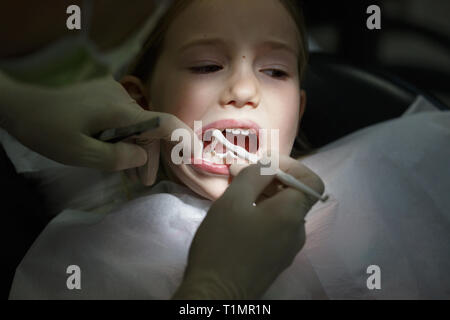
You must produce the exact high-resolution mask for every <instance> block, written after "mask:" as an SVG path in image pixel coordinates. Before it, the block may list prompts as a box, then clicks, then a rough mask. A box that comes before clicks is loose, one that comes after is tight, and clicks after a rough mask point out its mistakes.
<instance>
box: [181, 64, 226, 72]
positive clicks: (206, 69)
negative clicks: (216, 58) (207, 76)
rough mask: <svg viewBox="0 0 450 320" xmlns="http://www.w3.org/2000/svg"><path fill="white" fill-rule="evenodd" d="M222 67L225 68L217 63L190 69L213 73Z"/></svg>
mask: <svg viewBox="0 0 450 320" xmlns="http://www.w3.org/2000/svg"><path fill="white" fill-rule="evenodd" d="M222 69H223V68H222V67H221V66H218V65H215V64H211V65H207V66H199V67H191V68H189V70H191V71H192V72H193V73H212V72H217V71H219V70H222Z"/></svg>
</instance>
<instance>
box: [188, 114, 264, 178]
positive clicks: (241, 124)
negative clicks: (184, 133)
mask: <svg viewBox="0 0 450 320" xmlns="http://www.w3.org/2000/svg"><path fill="white" fill-rule="evenodd" d="M227 128H230V129H232V128H244V129H253V130H255V131H256V133H257V134H259V130H260V128H261V127H260V126H259V125H258V124H257V123H256V122H254V121H252V120H247V119H242V120H236V119H223V120H217V121H214V122H211V123H209V124H207V125H205V126H203V127H202V128H201V129H199V130H197V131H196V132H195V133H196V134H197V136H198V137H199V139H200V140H202V141H203V134H204V133H205V132H206V131H207V130H209V129H218V130H221V131H222V130H224V129H227ZM197 161H198V160H197ZM191 165H192V166H193V167H194V168H195V169H197V170H200V171H203V172H208V173H212V174H216V175H229V174H230V170H229V167H230V165H229V164H216V163H213V162H211V161H208V160H205V159H202V161H201V163H199V164H196V163H195V162H194V159H193V158H192V159H191Z"/></svg>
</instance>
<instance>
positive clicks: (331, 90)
mask: <svg viewBox="0 0 450 320" xmlns="http://www.w3.org/2000/svg"><path fill="white" fill-rule="evenodd" d="M304 89H305V90H306V91H307V95H308V102H307V109H306V111H305V115H304V118H303V120H302V128H303V131H304V133H305V134H306V136H307V137H308V139H309V142H310V143H311V144H312V146H313V147H321V146H323V145H325V144H327V143H330V142H332V141H334V140H336V139H339V138H341V137H343V136H345V135H347V134H349V133H352V132H354V131H356V130H358V129H360V128H363V127H366V126H369V125H372V124H375V123H378V122H381V121H385V120H389V119H392V118H395V117H398V116H400V115H401V114H402V113H403V112H404V111H405V110H406V109H407V108H408V107H409V106H410V105H411V103H412V102H413V101H414V99H415V98H416V97H417V96H418V95H423V96H425V97H426V98H427V99H428V100H430V101H431V102H433V103H434V104H435V106H436V107H438V108H439V109H441V110H449V108H448V107H447V106H445V105H444V104H442V103H441V102H439V101H438V100H437V99H435V98H434V97H432V96H431V95H429V94H427V93H425V92H422V91H420V90H418V89H416V88H414V87H412V86H411V85H409V84H408V83H407V82H405V81H403V80H401V79H398V78H396V77H395V76H392V75H387V74H382V73H380V72H379V71H374V70H367V69H362V68H358V67H355V66H353V65H352V64H350V63H346V62H342V61H341V60H338V59H336V58H335V57H332V56H329V55H326V54H322V53H314V54H312V55H311V60H310V65H309V69H308V71H307V75H306V80H305V82H304ZM0 170H1V173H2V179H1V182H0V183H1V185H2V190H3V192H2V193H1V200H2V205H3V210H2V212H3V219H4V221H3V226H4V227H3V234H4V235H5V237H4V240H3V242H2V243H3V248H2V249H3V250H2V252H3V253H4V256H3V259H2V260H3V264H4V266H5V270H4V273H3V275H4V277H6V281H3V283H4V287H3V288H2V294H3V296H4V297H5V298H7V297H8V294H9V290H10V286H11V284H12V280H13V277H14V272H15V269H16V268H17V266H18V265H19V263H20V261H21V260H22V258H23V257H24V255H25V254H26V252H27V250H28V249H29V247H30V246H31V245H32V243H33V242H34V240H35V239H36V237H37V236H38V235H39V234H40V232H41V231H42V230H43V228H44V227H45V226H46V224H47V223H48V222H49V219H48V218H45V217H46V215H45V212H46V209H45V200H44V197H43V196H42V195H40V193H39V190H38V188H37V187H36V186H37V184H36V183H35V181H32V180H30V179H25V178H24V177H23V176H21V175H18V174H17V173H16V172H15V169H14V166H13V165H12V163H11V161H10V160H9V159H8V157H7V155H6V153H5V152H4V150H3V148H1V150H0Z"/></svg>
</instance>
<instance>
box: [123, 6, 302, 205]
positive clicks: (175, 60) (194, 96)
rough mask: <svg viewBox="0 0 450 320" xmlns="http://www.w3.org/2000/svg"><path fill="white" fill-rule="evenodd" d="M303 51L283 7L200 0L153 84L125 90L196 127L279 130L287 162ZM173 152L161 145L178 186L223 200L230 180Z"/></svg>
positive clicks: (168, 47)
mask: <svg viewBox="0 0 450 320" xmlns="http://www.w3.org/2000/svg"><path fill="white" fill-rule="evenodd" d="M237 13H239V14H237ZM199 17H201V19H200V18H199ZM211 40H214V41H213V42H211ZM271 41H272V42H273V41H276V42H277V43H282V44H283V45H284V47H281V46H278V45H277V46H274V45H270V44H269V43H270V42H271ZM299 46H300V43H299V32H298V30H297V27H296V24H295V22H294V20H293V19H292V18H291V16H290V14H289V13H288V12H287V11H286V9H285V8H284V6H283V5H282V4H281V3H279V2H278V1H275V0H273V1H258V0H249V1H245V2H244V1H239V0H226V1H225V0H215V1H195V2H193V3H192V4H190V5H189V6H188V7H187V8H186V9H185V10H184V11H182V13H181V14H180V15H178V16H177V17H176V18H175V20H174V21H173V22H172V24H171V25H170V27H169V29H168V31H167V34H166V37H165V42H164V47H163V50H162V53H161V55H160V57H159V59H158V61H157V63H156V67H155V71H154V74H153V76H152V79H150V80H149V81H147V82H146V83H145V84H142V83H141V82H140V80H138V79H133V78H132V77H127V78H126V79H125V80H124V83H127V84H130V83H134V88H135V90H134V91H135V92H133V94H132V96H133V97H134V98H135V99H136V100H137V99H142V97H141V96H140V95H143V96H144V97H145V99H146V100H147V101H148V104H149V109H150V110H152V111H158V112H166V113H170V114H173V115H175V116H176V117H177V118H179V119H180V120H182V121H183V122H184V123H186V124H187V125H188V126H190V127H191V128H193V126H194V121H198V120H201V121H202V125H203V126H204V125H207V124H209V123H211V122H213V121H217V120H220V119H249V120H252V121H254V122H256V123H257V124H258V125H259V126H260V127H261V128H265V129H279V130H280V131H279V148H280V154H281V155H289V154H290V152H291V149H292V145H293V142H294V139H295V136H296V133H297V129H298V124H299V120H300V118H301V116H302V115H303V112H304V107H305V101H306V97H305V94H304V92H303V91H300V83H299V74H298V59H297V56H298V53H299V52H298V50H299ZM128 87H130V85H128ZM136 88H137V89H136ZM129 91H130V90H129ZM131 91H132V90H131ZM172 147H173V144H169V143H166V142H162V143H161V153H162V157H163V163H165V164H167V166H168V168H167V169H169V170H168V171H169V172H170V173H171V176H172V178H173V179H174V180H178V181H181V182H182V183H184V184H185V185H187V186H188V187H189V188H191V189H192V190H194V191H195V192H197V193H198V194H200V195H202V196H204V197H206V198H209V199H212V200H215V199H217V198H218V197H220V196H221V195H222V194H223V192H224V191H225V189H226V188H227V187H228V185H229V179H228V176H217V175H216V176H213V175H210V174H206V173H202V172H198V171H195V170H194V169H193V168H192V167H191V166H189V165H174V164H173V163H172V162H171V161H170V151H171V148H172ZM268 148H270V147H268Z"/></svg>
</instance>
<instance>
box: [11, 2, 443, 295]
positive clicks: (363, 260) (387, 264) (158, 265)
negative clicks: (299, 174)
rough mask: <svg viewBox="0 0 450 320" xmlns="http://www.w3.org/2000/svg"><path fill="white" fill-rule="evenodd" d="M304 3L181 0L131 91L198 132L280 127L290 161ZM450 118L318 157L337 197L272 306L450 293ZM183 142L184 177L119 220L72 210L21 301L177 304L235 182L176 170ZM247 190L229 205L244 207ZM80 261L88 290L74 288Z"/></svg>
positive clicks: (312, 163)
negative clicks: (197, 239) (196, 249)
mask: <svg viewBox="0 0 450 320" xmlns="http://www.w3.org/2000/svg"><path fill="white" fill-rule="evenodd" d="M292 8H293V7H292V6H291V2H290V1H287V0H286V1H284V0H279V1H278V0H264V1H261V0H247V1H240V0H211V1H207V0H193V1H182V0H180V1H176V3H175V4H174V7H172V8H171V10H170V11H169V12H168V14H167V15H166V16H165V17H164V18H163V19H162V20H161V22H160V25H159V26H158V28H157V29H156V31H155V32H154V33H153V34H152V35H151V37H150V38H149V40H148V43H147V45H146V47H145V48H144V50H143V52H142V54H141V56H140V57H139V58H138V59H137V61H136V63H135V64H134V65H133V67H132V70H133V71H132V73H133V74H132V75H130V76H127V77H125V78H124V79H123V84H124V86H125V87H126V88H127V90H128V92H129V93H130V95H131V96H132V97H133V98H134V99H135V100H136V101H137V102H139V103H140V104H141V105H142V106H143V107H145V108H148V109H150V110H154V111H160V112H166V113H171V114H174V115H176V116H177V117H178V118H179V119H181V120H182V121H184V122H185V123H186V124H187V125H189V126H190V127H192V128H193V127H194V126H193V123H194V121H196V120H202V122H203V130H204V129H205V128H208V126H212V127H214V128H217V129H221V130H222V129H232V128H234V129H235V130H236V128H242V129H246V128H256V129H259V128H265V129H279V149H280V153H281V154H282V155H284V156H286V155H289V154H290V153H291V149H292V145H293V143H294V139H295V136H296V133H297V130H298V125H299V122H300V120H301V116H302V114H303V112H304V108H305V102H306V97H305V93H304V92H302V91H301V90H300V84H301V78H302V75H303V72H304V69H305V64H306V52H307V49H306V43H305V41H306V39H305V37H304V35H303V27H302V25H301V21H302V20H301V18H299V16H298V15H296V14H295V11H294V10H293V9H292ZM418 103H421V102H420V101H418ZM449 123H450V118H449V116H448V115H446V116H444V115H442V114H441V113H438V114H437V113H433V112H431V113H428V114H425V115H423V116H417V115H416V116H414V115H412V116H411V115H408V116H407V117H405V118H402V119H399V120H395V121H390V122H387V123H383V124H380V125H378V126H374V127H372V128H366V129H364V130H361V131H359V132H356V133H354V134H352V135H351V136H347V137H345V138H343V139H341V140H339V141H336V142H335V143H332V144H330V145H327V146H326V147H324V148H323V149H321V150H320V152H318V153H316V154H315V155H313V156H309V157H307V158H306V159H305V160H304V163H305V164H306V165H307V166H309V167H310V168H312V169H313V170H314V171H316V172H318V174H319V175H320V176H321V177H322V178H324V181H325V182H326V184H327V189H328V190H329V193H330V194H331V195H332V197H331V199H330V200H329V201H328V202H327V203H325V204H319V205H318V206H316V207H315V208H313V209H312V210H311V212H309V214H308V216H307V219H308V220H307V224H306V227H307V228H306V233H307V235H308V241H307V242H306V245H305V248H304V249H303V250H302V251H301V252H300V253H299V254H298V255H297V257H296V258H295V261H293V263H292V264H291V266H290V267H289V268H288V269H287V270H286V271H285V272H283V273H282V274H281V275H280V276H279V277H278V278H277V280H276V281H275V282H274V283H273V285H272V286H271V288H270V289H269V290H268V292H267V293H266V294H265V295H264V298H277V299H283V298H284V299H292V298H294V299H299V298H313V299H314V298H338V299H339V298H340V299H342V298H369V299H374V298H385V299H386V298H403V299H404V298H415V299H417V298H432V297H438V298H448V289H447V288H448V287H449V285H450V281H449V277H446V274H447V273H448V270H449V268H450V259H449V258H448V252H450V241H449V236H448V235H449V233H448V221H449V220H448V208H449V206H450V203H449V200H448V197H444V196H443V195H444V192H447V190H448V188H449V187H450V186H449V181H450V179H449V178H448V172H449V171H448V170H444V169H448V158H449V157H450V154H449V152H450V151H449V150H450V147H449V146H448V143H449V141H450V139H449V136H450V130H448V128H449V127H450V125H449ZM412 130H414V133H415V136H414V141H413V142H412V143H411V140H412V139H411V136H412V135H411V131H412ZM430 141H436V142H437V143H436V144H434V143H430ZM171 146H172V145H169V144H163V148H162V159H163V161H162V165H163V167H164V170H165V172H166V175H167V176H168V177H169V178H170V179H172V180H173V181H161V182H160V183H159V184H158V185H156V186H155V187H153V188H152V189H151V190H150V191H146V193H145V194H141V195H140V197H139V198H137V199H135V200H133V201H130V202H128V203H125V204H123V205H122V206H120V207H118V208H115V209H114V210H112V211H111V212H110V213H109V214H106V215H93V214H92V213H91V212H87V213H86V212H81V211H80V210H66V211H64V212H63V213H61V214H60V215H59V216H58V217H57V218H56V219H54V220H53V221H52V222H51V223H50V225H49V227H48V228H47V229H46V230H45V231H44V232H43V234H41V236H40V237H39V239H38V240H37V241H36V243H35V244H34V245H33V247H32V248H31V249H30V251H29V252H28V254H27V256H26V257H25V258H24V260H23V261H22V263H21V265H20V267H19V268H18V270H17V272H16V277H15V280H14V284H13V288H12V291H11V297H12V298H36V297H39V298H99V297H101V298H123V297H126V298H150V297H153V298H169V297H171V296H172V295H173V293H174V292H175V290H176V289H177V286H178V285H179V284H180V282H181V279H182V277H183V272H184V267H185V265H186V261H187V258H188V257H187V253H188V251H189V246H190V244H191V242H192V237H193V234H194V233H195V232H196V230H197V228H198V226H199V224H200V222H201V221H202V220H203V219H204V217H205V215H206V212H207V211H208V209H209V207H210V206H211V201H210V200H208V199H213V200H214V199H216V198H218V197H219V196H220V195H221V194H222V193H223V192H224V190H225V189H226V188H227V187H228V182H229V181H228V180H229V179H228V178H229V177H228V174H227V172H225V171H223V170H222V169H223V168H222V167H221V166H220V165H218V164H217V162H216V161H211V162H212V163H209V164H207V165H200V166H195V165H189V164H186V165H184V164H183V165H175V164H173V163H172V161H171ZM442 146H444V147H442ZM421 150H422V151H421ZM425 155H426V156H425ZM445 174H446V176H445V177H444V178H443V179H441V180H439V179H438V177H441V178H442V177H443V175H445ZM438 180H439V183H440V184H439V183H436V181H438ZM174 182H175V183H174ZM192 191H194V192H195V193H194V192H192ZM238 196H239V195H236V197H235V198H233V199H227V201H229V202H232V201H233V202H234V203H233V205H235V204H237V205H238V204H240V200H241V198H239V197H238ZM233 205H231V204H230V206H232V207H233ZM282 206H283V205H282V204H279V205H278V207H273V210H271V212H270V214H273V215H274V216H279V214H280V213H282V211H283V210H279V209H280V208H282ZM296 209H297V208H296ZM298 210H300V208H298ZM209 216H210V215H208V217H209ZM240 218H242V219H249V218H251V217H249V215H242V217H240ZM236 221H238V222H237V223H236V224H239V219H237V220H236ZM273 221H275V219H274V220H273ZM227 230H230V229H227ZM220 231H221V230H218V233H219V235H221V236H222V235H224V232H221V233H220ZM250 231H253V230H250ZM230 234H231V236H234V235H235V233H234V232H230ZM411 235H413V236H411ZM227 236H230V235H229V234H228V235H227ZM267 239H269V240H270V241H271V242H272V243H273V246H274V248H276V246H277V245H278V246H282V245H283V240H284V239H285V234H282V233H281V234H280V233H277V234H267V233H263V232H262V233H260V234H259V238H258V239H251V240H252V241H261V242H262V241H264V240H267ZM239 244H240V245H241V246H242V247H252V246H249V245H248V243H246V242H244V241H243V242H242V243H239ZM252 244H254V242H253V243H252ZM254 247H255V246H253V247H252V248H254ZM217 251H218V252H211V251H209V252H208V253H211V256H208V255H206V256H204V260H205V261H208V259H209V260H211V261H214V260H219V261H220V262H222V261H224V260H220V259H221V258H222V256H225V257H229V256H226V253H227V252H226V251H227V246H226V244H224V245H223V247H222V248H221V250H217ZM253 251H254V252H252V254H253V253H255V252H256V253H257V254H260V255H261V256H264V255H266V254H268V250H267V248H266V247H264V246H263V247H262V248H261V249H258V250H253ZM272 252H274V251H273V250H272ZM204 254H206V252H204ZM224 259H225V260H226V258H224ZM245 259H246V257H245V256H241V257H240V259H239V260H237V261H235V264H237V265H241V264H242V265H245ZM228 260H229V259H228ZM74 264H75V265H77V266H79V267H80V269H81V288H82V289H81V290H67V289H66V286H65V284H66V279H67V277H68V275H67V274H66V268H67V267H68V266H70V265H74ZM287 264H289V263H287ZM228 265H229V261H228ZM264 267H267V266H261V268H264ZM230 269H233V268H230ZM233 270H234V269H233ZM430 270H431V271H432V272H430ZM372 273H373V274H372ZM380 279H381V280H380ZM258 281H259V280H257V281H255V282H258ZM380 281H381V282H380Z"/></svg>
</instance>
